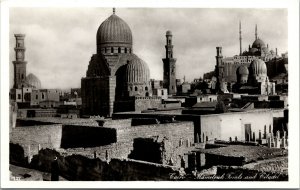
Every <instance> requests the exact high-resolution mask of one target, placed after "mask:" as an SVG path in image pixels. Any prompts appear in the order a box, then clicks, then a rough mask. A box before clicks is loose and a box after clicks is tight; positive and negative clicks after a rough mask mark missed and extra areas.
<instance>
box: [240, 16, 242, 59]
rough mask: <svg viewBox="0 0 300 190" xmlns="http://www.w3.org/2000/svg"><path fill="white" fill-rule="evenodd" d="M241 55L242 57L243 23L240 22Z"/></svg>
mask: <svg viewBox="0 0 300 190" xmlns="http://www.w3.org/2000/svg"><path fill="white" fill-rule="evenodd" d="M239 33H240V55H242V25H241V21H240V31H239Z"/></svg>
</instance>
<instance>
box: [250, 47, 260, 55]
mask: <svg viewBox="0 0 300 190" xmlns="http://www.w3.org/2000/svg"><path fill="white" fill-rule="evenodd" d="M257 51H258V49H257V48H251V49H250V51H249V52H250V53H252V54H254V53H255V52H257Z"/></svg>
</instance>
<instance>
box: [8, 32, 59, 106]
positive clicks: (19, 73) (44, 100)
mask: <svg viewBox="0 0 300 190" xmlns="http://www.w3.org/2000/svg"><path fill="white" fill-rule="evenodd" d="M15 38H16V46H15V48H14V50H15V59H16V60H15V61H13V65H14V85H13V88H12V89H11V90H10V100H12V101H14V102H16V103H17V105H18V107H20V108H30V107H44V108H46V107H49V108H52V107H58V105H59V96H60V93H61V92H60V90H58V89H42V84H41V81H40V79H39V78H38V77H37V76H35V75H34V74H32V73H30V74H28V75H27V61H25V50H26V47H25V34H15Z"/></svg>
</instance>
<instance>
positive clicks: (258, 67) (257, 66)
mask: <svg viewBox="0 0 300 190" xmlns="http://www.w3.org/2000/svg"><path fill="white" fill-rule="evenodd" d="M250 68H251V70H252V74H253V75H267V66H266V63H265V62H264V61H263V60H261V59H255V60H253V61H252V63H251V64H250Z"/></svg>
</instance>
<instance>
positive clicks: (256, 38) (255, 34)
mask: <svg viewBox="0 0 300 190" xmlns="http://www.w3.org/2000/svg"><path fill="white" fill-rule="evenodd" d="M255 40H257V24H255Z"/></svg>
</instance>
